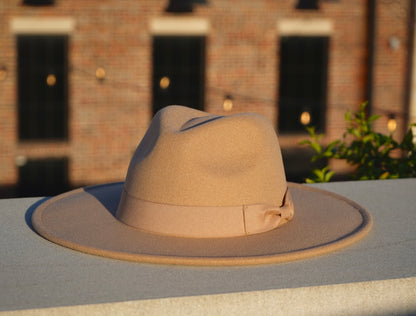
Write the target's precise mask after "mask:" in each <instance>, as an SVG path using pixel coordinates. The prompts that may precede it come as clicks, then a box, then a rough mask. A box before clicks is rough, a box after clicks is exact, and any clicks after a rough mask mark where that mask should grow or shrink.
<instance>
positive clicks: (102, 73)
mask: <svg viewBox="0 0 416 316" xmlns="http://www.w3.org/2000/svg"><path fill="white" fill-rule="evenodd" d="M95 77H97V79H98V80H103V79H104V78H105V70H104V68H101V67H98V68H97V70H96V71H95Z"/></svg>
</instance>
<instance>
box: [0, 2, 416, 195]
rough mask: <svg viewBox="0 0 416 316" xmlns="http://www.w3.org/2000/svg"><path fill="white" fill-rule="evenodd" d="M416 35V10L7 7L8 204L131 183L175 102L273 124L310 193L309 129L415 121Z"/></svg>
mask: <svg viewBox="0 0 416 316" xmlns="http://www.w3.org/2000/svg"><path fill="white" fill-rule="evenodd" d="M414 28H415V0H365V1H364V0H315V1H313V0H282V1H280V0H279V1H278V0H256V1H253V0H122V1H120V0H88V1H82V0H0V197H2V198H4V197H21V196H44V195H55V194H58V193H60V192H63V191H66V190H69V189H72V188H76V187H80V186H85V185H91V184H100V183H107V182H114V181H123V180H124V177H125V174H126V172H127V167H128V164H129V161H130V158H131V156H132V154H133V152H134V150H135V148H136V147H137V145H138V143H139V142H140V140H141V138H142V137H143V135H144V133H145V132H146V129H147V127H148V126H149V124H150V122H151V120H152V117H153V115H154V113H155V112H156V111H157V110H159V109H161V108H163V107H164V106H166V105H169V104H181V105H186V106H189V107H193V108H197V109H200V110H204V111H207V112H210V113H215V114H220V115H228V114H232V113H238V112H257V113H260V114H262V115H264V116H266V117H267V118H268V119H269V120H270V121H271V122H272V124H273V125H274V126H275V128H276V132H277V133H278V135H279V142H280V145H281V148H282V153H283V157H284V162H285V168H286V175H287V178H288V180H289V181H295V182H303V181H304V179H305V177H307V176H308V175H309V173H310V170H311V168H312V166H311V164H310V162H309V160H310V157H311V154H312V153H311V152H310V151H308V149H306V148H304V147H301V146H299V145H298V143H299V141H301V140H303V139H305V138H307V136H308V135H307V133H306V131H305V126H316V128H317V130H318V131H319V132H322V133H325V137H324V138H323V142H324V143H325V142H326V143H328V142H330V141H331V140H333V139H334V138H337V137H341V136H342V134H343V132H344V130H345V121H344V113H345V112H346V111H347V110H353V111H354V110H355V109H358V108H359V105H360V104H361V103H362V102H363V101H366V100H368V101H369V105H368V107H367V110H368V111H369V113H371V114H380V115H381V116H382V117H381V119H379V120H377V122H376V129H377V130H379V131H380V132H383V133H385V132H394V137H398V138H400V137H402V136H403V134H404V133H405V131H406V130H407V127H408V124H409V123H411V122H415V121H416V94H415V92H416V63H415V61H416V58H415V57H416V55H415V49H414V45H415V41H414V36H415V32H414ZM334 168H335V169H336V170H338V171H339V174H342V173H343V168H344V166H343V165H341V164H340V165H337V166H334ZM345 172H348V170H345Z"/></svg>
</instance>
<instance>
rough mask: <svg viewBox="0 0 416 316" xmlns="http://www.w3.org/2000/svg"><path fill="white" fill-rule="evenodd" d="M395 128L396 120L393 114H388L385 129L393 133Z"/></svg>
mask: <svg viewBox="0 0 416 316" xmlns="http://www.w3.org/2000/svg"><path fill="white" fill-rule="evenodd" d="M396 128H397V121H396V119H395V118H394V115H390V116H389V119H388V121H387V129H388V130H389V131H390V133H393V132H394V131H395V130H396Z"/></svg>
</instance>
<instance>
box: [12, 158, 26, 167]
mask: <svg viewBox="0 0 416 316" xmlns="http://www.w3.org/2000/svg"><path fill="white" fill-rule="evenodd" d="M26 163H27V157H26V156H23V155H19V156H17V157H16V158H15V164H16V166H18V167H23V166H24V165H26Z"/></svg>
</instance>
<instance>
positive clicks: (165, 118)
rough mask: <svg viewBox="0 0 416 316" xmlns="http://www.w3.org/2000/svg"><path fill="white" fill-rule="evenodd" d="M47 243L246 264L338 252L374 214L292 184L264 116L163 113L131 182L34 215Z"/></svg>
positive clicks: (61, 199)
mask: <svg viewBox="0 0 416 316" xmlns="http://www.w3.org/2000/svg"><path fill="white" fill-rule="evenodd" d="M32 223H33V227H34V228H35V230H36V231H37V232H38V233H39V234H40V235H42V236H44V237H45V238H47V239H49V240H51V241H53V242H55V243H57V244H60V245H62V246H65V247H69V248H72V249H75V250H79V251H82V252H86V253H90V254H95V255H100V256H104V257H111V258H117V259H123V260H131V261H139V262H153V263H170V264H192V265H242V264H262V263H276V262H283V261H289V260H296V259H301V258H307V257H311V256H314V255H318V254H323V253H326V252H329V251H333V250H336V249H339V248H342V247H345V246H347V245H350V244H352V243H353V242H355V241H357V240H359V239H360V238H362V237H363V236H364V235H365V234H366V233H367V232H368V231H369V230H370V228H371V224H372V220H371V216H370V214H369V213H368V212H367V211H366V210H365V209H364V208H362V207H361V206H359V205H358V204H356V203H354V202H353V201H350V200H348V199H346V198H344V197H341V196H338V195H335V194H333V193H329V192H326V191H323V190H318V189H313V188H311V187H308V186H305V185H300V184H293V183H287V182H286V177H285V173H284V167H283V162H282V157H281V151H280V146H279V142H278V139H277V136H276V133H275V131H274V129H273V127H272V125H271V124H270V123H269V122H268V121H267V120H266V119H265V118H264V117H262V116H261V115H258V114H253V113H242V114H234V115H229V116H218V115H210V114H208V113H205V112H202V111H198V110H194V109H190V108H186V107H183V106H169V107H166V108H164V109H162V110H161V111H159V112H158V113H157V114H156V115H155V117H154V118H153V120H152V123H151V125H150V127H149V129H148V131H147V133H146V135H145V136H144V137H143V139H142V141H141V143H140V144H139V146H138V147H137V150H136V152H135V153H134V155H133V157H132V159H131V162H130V166H129V169H128V172H127V176H126V181H125V182H119V183H109V184H105V185H98V186H90V187H86V188H82V189H78V190H74V191H70V192H67V193H64V194H61V195H58V196H56V197H53V198H51V199H49V200H47V201H45V202H44V203H42V204H41V205H40V206H38V207H37V209H36V210H35V211H34V213H33V216H32Z"/></svg>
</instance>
